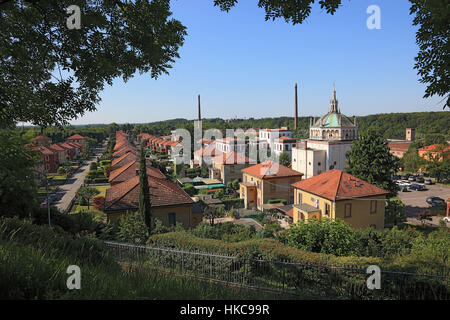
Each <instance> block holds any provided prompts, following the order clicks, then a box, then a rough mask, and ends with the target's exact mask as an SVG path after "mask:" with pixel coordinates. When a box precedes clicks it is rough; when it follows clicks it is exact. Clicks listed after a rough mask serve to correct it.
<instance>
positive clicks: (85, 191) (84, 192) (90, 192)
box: [77, 187, 100, 209]
mask: <svg viewBox="0 0 450 320" xmlns="http://www.w3.org/2000/svg"><path fill="white" fill-rule="evenodd" d="M99 193H100V191H98V190H97V189H96V188H94V187H81V188H80V189H78V191H77V196H78V197H80V198H82V199H83V200H84V201H86V202H87V205H88V209H89V205H90V202H91V199H92V198H94V197H95V196H96V195H98V194H99Z"/></svg>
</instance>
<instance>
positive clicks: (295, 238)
mask: <svg viewBox="0 0 450 320" xmlns="http://www.w3.org/2000/svg"><path fill="white" fill-rule="evenodd" d="M286 233H287V234H286V239H287V243H288V244H289V245H290V246H292V247H294V248H299V249H302V250H307V251H312V252H322V253H328V254H334V255H337V256H346V255H350V254H351V253H353V252H354V245H355V236H354V232H353V229H351V228H350V226H349V225H348V224H347V223H345V222H344V221H342V220H336V221H334V220H331V219H328V218H326V219H323V220H321V221H317V220H316V219H310V220H308V221H307V222H305V221H303V220H301V221H299V222H298V223H296V224H294V225H292V226H291V228H290V229H289V230H287V231H286Z"/></svg>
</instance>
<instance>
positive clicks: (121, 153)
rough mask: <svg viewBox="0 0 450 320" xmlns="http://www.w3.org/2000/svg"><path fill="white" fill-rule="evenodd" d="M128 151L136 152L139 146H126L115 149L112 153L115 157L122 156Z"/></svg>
mask: <svg viewBox="0 0 450 320" xmlns="http://www.w3.org/2000/svg"><path fill="white" fill-rule="evenodd" d="M128 152H133V153H136V152H137V148H136V147H134V146H125V147H123V148H121V149H119V150H117V151H115V152H114V153H113V155H112V157H113V158H119V157H121V156H123V155H124V154H126V153H128Z"/></svg>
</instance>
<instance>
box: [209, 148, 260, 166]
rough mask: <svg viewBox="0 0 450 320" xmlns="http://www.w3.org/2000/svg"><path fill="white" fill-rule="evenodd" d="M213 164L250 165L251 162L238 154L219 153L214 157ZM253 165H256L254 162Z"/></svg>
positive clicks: (243, 155) (241, 154)
mask: <svg viewBox="0 0 450 320" xmlns="http://www.w3.org/2000/svg"><path fill="white" fill-rule="evenodd" d="M213 161H214V162H215V163H223V164H244V163H250V162H251V161H252V160H251V159H250V158H249V157H246V156H245V154H243V153H238V152H234V151H232V152H228V153H222V152H221V153H220V154H218V155H216V156H215V157H214V159H213ZM253 163H256V161H254V162H253Z"/></svg>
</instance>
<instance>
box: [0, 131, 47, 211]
mask: <svg viewBox="0 0 450 320" xmlns="http://www.w3.org/2000/svg"><path fill="white" fill-rule="evenodd" d="M0 150H1V152H0V168H1V170H0V215H7V216H15V215H18V216H20V217H26V216H28V215H29V214H30V213H31V211H30V210H32V208H33V207H34V206H35V205H36V183H35V181H36V180H35V178H34V177H36V179H38V181H39V180H41V179H42V178H43V176H41V175H39V173H38V172H35V165H36V164H37V163H38V159H39V158H38V157H39V155H38V154H37V153H36V152H34V151H33V150H32V149H30V148H26V147H24V146H23V144H22V143H21V141H20V137H19V135H17V134H16V133H15V132H11V131H5V130H0Z"/></svg>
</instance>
